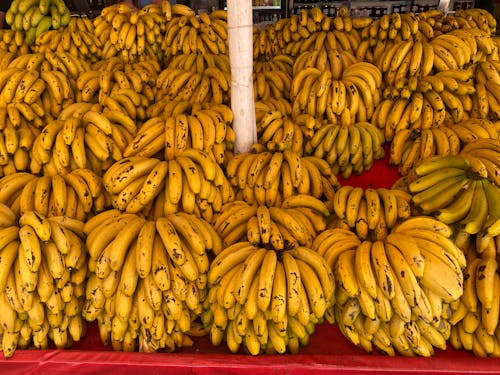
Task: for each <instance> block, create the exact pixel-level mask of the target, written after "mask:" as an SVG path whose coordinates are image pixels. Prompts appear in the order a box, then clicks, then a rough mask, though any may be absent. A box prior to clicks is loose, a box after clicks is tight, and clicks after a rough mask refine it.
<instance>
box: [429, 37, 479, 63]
mask: <svg viewBox="0 0 500 375" xmlns="http://www.w3.org/2000/svg"><path fill="white" fill-rule="evenodd" d="M465 35H467V34H466V33H459V34H457V33H456V32H455V33H452V32H450V33H445V34H441V35H439V36H436V37H434V38H432V39H431V40H430V41H429V44H430V45H431V46H432V48H433V50H434V63H433V68H434V70H435V71H437V72H442V71H446V70H450V69H462V68H464V67H466V66H467V65H468V64H470V63H471V62H473V61H476V59H477V58H478V56H477V54H478V46H477V41H472V40H471V38H470V37H468V38H467V37H466V36H465ZM474 42H475V43H474ZM475 45H476V46H475ZM474 47H475V48H474Z"/></svg>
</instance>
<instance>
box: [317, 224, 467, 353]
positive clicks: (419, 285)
mask: <svg viewBox="0 0 500 375" xmlns="http://www.w3.org/2000/svg"><path fill="white" fill-rule="evenodd" d="M452 234H453V231H452V229H451V228H450V227H448V226H447V225H445V224H443V223H441V222H440V221H438V220H436V219H433V218H431V217H426V216H415V217H412V218H409V219H407V220H405V221H403V222H401V223H400V224H398V225H397V226H396V227H394V228H392V230H391V231H390V233H389V234H387V236H386V237H385V238H384V239H380V240H375V241H370V240H365V241H363V242H361V241H360V240H359V239H358V238H357V237H356V236H355V235H354V234H353V233H352V232H350V231H348V230H345V229H341V228H336V229H327V230H326V231H324V232H323V233H322V234H321V235H319V236H318V237H316V240H315V241H314V244H313V250H315V251H317V252H318V254H320V255H321V254H322V256H323V257H324V258H325V259H327V262H328V264H329V265H330V267H331V268H332V269H333V270H334V275H335V282H336V285H338V288H337V289H336V293H335V300H336V303H335V305H333V306H332V308H331V309H330V310H329V312H328V313H327V315H326V316H327V318H328V320H329V321H331V322H333V321H335V322H336V323H337V324H338V325H339V328H340V330H341V332H342V333H343V334H344V335H345V336H346V337H347V338H348V339H349V340H350V341H351V342H352V343H354V344H355V345H359V346H361V347H362V348H364V349H365V350H367V351H372V350H373V347H376V348H378V349H379V350H381V351H382V352H384V353H386V354H389V355H395V354H396V353H399V354H402V355H408V356H410V355H411V356H414V355H420V356H430V355H432V354H433V353H434V349H433V348H434V347H436V348H439V349H443V350H444V349H446V340H447V339H448V337H449V335H450V331H451V324H450V322H449V320H450V316H449V312H448V309H449V306H450V305H451V304H452V303H454V302H455V301H457V300H458V299H459V298H460V296H461V295H462V283H463V274H462V268H463V267H464V266H465V256H464V254H463V253H462V252H461V250H460V249H459V248H458V247H457V246H456V245H455V244H454V242H453V240H452V237H451V236H452ZM331 238H334V239H335V241H334V242H332V241H333V240H332V241H329V240H328V239H331ZM325 242H329V243H330V246H326V245H325Z"/></svg>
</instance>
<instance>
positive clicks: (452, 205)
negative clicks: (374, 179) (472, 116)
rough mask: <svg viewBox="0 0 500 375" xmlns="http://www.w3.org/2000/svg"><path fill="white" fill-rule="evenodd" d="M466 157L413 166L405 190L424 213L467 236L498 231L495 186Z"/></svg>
mask: <svg viewBox="0 0 500 375" xmlns="http://www.w3.org/2000/svg"><path fill="white" fill-rule="evenodd" d="M476 168H477V167H476V166H475V165H474V164H472V163H471V162H470V160H469V159H468V158H467V157H466V155H462V154H459V155H454V156H434V157H431V158H428V159H426V160H424V161H423V162H422V163H421V164H419V165H418V166H416V167H415V169H414V172H415V177H414V178H411V179H410V181H409V185H408V190H409V191H410V192H411V193H412V195H413V196H412V203H413V205H415V206H416V207H418V209H419V210H420V211H422V212H423V213H424V214H433V215H435V217H436V218H437V219H438V220H440V221H442V222H443V223H446V224H457V225H459V226H460V228H461V229H462V230H463V231H465V232H466V233H469V234H476V233H479V232H480V231H483V232H485V233H487V234H488V235H489V236H492V237H493V236H496V235H497V234H498V233H499V232H498V231H499V223H500V222H499V217H500V213H499V212H500V211H499V209H498V207H499V205H498V204H497V202H496V201H497V199H496V198H495V197H496V196H497V195H498V189H499V188H498V186H496V185H495V184H494V183H492V182H490V181H489V180H488V179H487V178H486V177H483V176H481V175H478V174H477V172H476Z"/></svg>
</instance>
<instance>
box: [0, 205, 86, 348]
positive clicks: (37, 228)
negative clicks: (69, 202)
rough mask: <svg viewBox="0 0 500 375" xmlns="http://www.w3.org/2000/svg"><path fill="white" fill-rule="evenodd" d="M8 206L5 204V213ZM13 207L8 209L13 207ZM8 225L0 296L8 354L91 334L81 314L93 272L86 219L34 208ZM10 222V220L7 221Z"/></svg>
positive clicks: (4, 345)
mask: <svg viewBox="0 0 500 375" xmlns="http://www.w3.org/2000/svg"><path fill="white" fill-rule="evenodd" d="M5 208H6V207H2V210H3V213H2V217H3V218H5V214H6V213H7V212H5V210H4V209H5ZM7 209H8V208H7ZM10 214H12V215H10V216H11V218H12V217H14V218H16V220H15V222H14V221H13V222H11V223H10V224H9V226H3V227H2V229H1V231H2V238H3V242H2V247H3V248H2V260H1V267H0V269H1V271H0V275H1V278H0V290H1V294H0V298H1V300H2V311H1V313H0V321H1V325H2V333H1V334H0V336H2V344H1V345H0V347H1V348H2V350H3V354H4V356H5V357H7V358H8V357H11V356H12V355H13V354H14V351H15V350H16V348H17V347H20V348H28V347H30V346H34V347H35V348H37V349H47V348H48V347H49V339H50V340H51V341H52V342H53V343H54V344H55V346H56V347H57V348H58V349H64V348H67V347H70V346H71V344H72V342H74V341H79V340H80V338H81V337H83V336H84V335H85V323H84V321H83V319H82V316H81V311H82V303H83V299H84V295H85V281H86V276H87V254H86V251H85V247H84V242H83V240H82V236H83V222H81V221H78V220H74V219H70V218H67V217H64V216H58V217H53V218H50V219H49V218H46V217H44V216H43V215H40V214H38V213H36V212H34V211H28V212H25V213H24V214H22V215H21V216H20V217H19V223H17V217H16V216H14V214H13V212H12V211H11V212H10ZM4 224H6V221H4Z"/></svg>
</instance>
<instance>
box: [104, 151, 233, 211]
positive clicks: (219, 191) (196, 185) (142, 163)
mask: <svg viewBox="0 0 500 375" xmlns="http://www.w3.org/2000/svg"><path fill="white" fill-rule="evenodd" d="M103 183H104V188H105V189H106V190H107V192H108V193H109V194H110V196H111V198H110V199H111V202H112V204H113V207H114V208H117V209H119V210H121V211H125V212H129V213H139V212H142V211H145V212H146V215H147V214H148V213H151V215H153V217H154V218H156V217H162V216H165V215H167V214H170V213H175V212H178V211H181V210H182V211H183V212H186V213H190V214H196V215H197V216H202V217H204V218H205V219H206V220H207V221H211V220H212V217H213V215H214V214H215V213H217V212H220V211H221V209H222V206H223V205H224V203H226V202H229V201H231V200H233V199H234V191H233V189H232V187H231V185H230V184H229V181H228V180H227V178H226V177H225V176H224V173H223V171H222V169H221V167H220V166H219V165H218V164H217V163H216V162H215V161H214V160H212V159H211V158H210V156H209V155H208V154H207V153H206V152H204V151H202V150H198V149H192V148H189V149H186V150H184V151H182V152H180V153H179V154H178V155H177V156H176V157H174V158H172V159H168V160H162V161H160V160H159V159H156V158H146V157H141V156H132V157H129V158H123V159H121V160H120V161H118V162H116V163H114V164H113V165H112V166H111V167H109V168H108V169H107V170H106V172H105V173H104V175H103Z"/></svg>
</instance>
